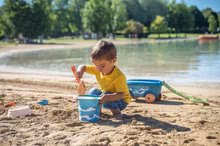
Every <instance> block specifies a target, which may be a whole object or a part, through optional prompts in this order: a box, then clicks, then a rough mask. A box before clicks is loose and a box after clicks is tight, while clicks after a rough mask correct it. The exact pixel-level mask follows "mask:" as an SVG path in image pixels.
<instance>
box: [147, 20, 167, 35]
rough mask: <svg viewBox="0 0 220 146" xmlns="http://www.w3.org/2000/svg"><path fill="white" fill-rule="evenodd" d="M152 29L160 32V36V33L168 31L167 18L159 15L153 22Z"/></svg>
mask: <svg viewBox="0 0 220 146" xmlns="http://www.w3.org/2000/svg"><path fill="white" fill-rule="evenodd" d="M150 29H151V31H152V32H156V33H158V37H159V38H160V33H163V32H166V31H167V29H168V27H167V22H166V21H165V18H164V17H162V16H157V17H156V19H155V20H154V21H153V22H152V23H151V27H150Z"/></svg>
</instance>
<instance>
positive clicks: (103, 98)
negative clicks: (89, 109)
mask: <svg viewBox="0 0 220 146" xmlns="http://www.w3.org/2000/svg"><path fill="white" fill-rule="evenodd" d="M109 96H110V95H108V94H102V95H101V98H100V100H99V102H100V103H101V104H103V103H107V102H108V101H109V98H110V97H109Z"/></svg>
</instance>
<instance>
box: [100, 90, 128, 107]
mask: <svg viewBox="0 0 220 146" xmlns="http://www.w3.org/2000/svg"><path fill="white" fill-rule="evenodd" d="M123 97H124V93H123V92H116V93H106V94H102V95H101V99H100V103H102V104H103V103H107V102H109V101H116V100H120V99H122V98H123Z"/></svg>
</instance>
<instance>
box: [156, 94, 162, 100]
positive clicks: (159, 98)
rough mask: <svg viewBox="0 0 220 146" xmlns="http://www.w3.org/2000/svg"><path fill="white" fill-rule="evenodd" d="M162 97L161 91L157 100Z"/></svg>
mask: <svg viewBox="0 0 220 146" xmlns="http://www.w3.org/2000/svg"><path fill="white" fill-rule="evenodd" d="M161 97H162V94H161V93H160V94H159V95H158V98H157V99H156V100H157V101H160V100H161Z"/></svg>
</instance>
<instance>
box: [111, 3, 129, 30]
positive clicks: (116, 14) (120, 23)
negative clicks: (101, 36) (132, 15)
mask: <svg viewBox="0 0 220 146" xmlns="http://www.w3.org/2000/svg"><path fill="white" fill-rule="evenodd" d="M110 8H111V9H110V11H111V12H110V14H111V20H110V22H109V32H110V33H115V32H116V31H117V30H122V29H123V28H124V27H125V26H126V21H127V11H126V7H125V5H124V4H123V3H122V1H121V0H112V3H111V6H110Z"/></svg>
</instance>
